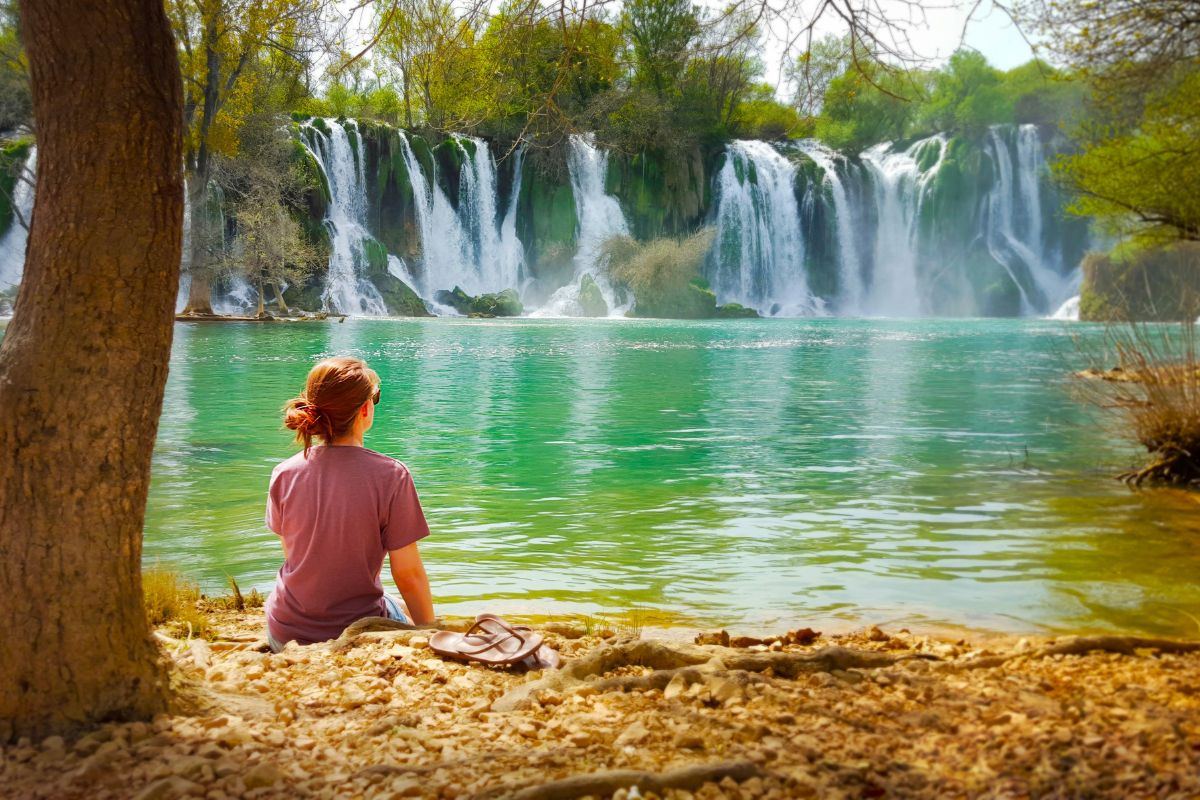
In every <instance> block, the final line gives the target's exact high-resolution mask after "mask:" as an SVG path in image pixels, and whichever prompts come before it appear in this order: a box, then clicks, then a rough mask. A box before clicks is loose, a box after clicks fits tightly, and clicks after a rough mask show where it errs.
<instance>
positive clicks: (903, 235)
mask: <svg viewBox="0 0 1200 800" xmlns="http://www.w3.org/2000/svg"><path fill="white" fill-rule="evenodd" d="M926 147H937V148H938V156H937V161H936V162H935V163H934V164H933V165H931V166H929V168H928V169H926V170H924V171H922V169H921V164H920V163H919V162H918V157H919V156H922V155H923V154H924V153H925V148H926ZM945 153H946V139H945V137H944V136H941V135H938V136H932V137H930V138H928V139H921V140H920V141H917V142H915V143H914V144H912V145H911V146H909V147H908V148H906V149H904V150H894V149H892V146H891V145H890V144H880V145H876V146H874V147H872V148H870V149H868V150H866V151H865V152H864V153H863V154H862V161H863V164H864V165H865V166H866V167H867V168H868V169H869V170H870V171H871V172H872V174H873V177H874V179H875V181H874V182H875V204H876V208H877V210H878V218H879V222H878V228H877V230H876V233H875V253H874V261H873V269H872V273H871V282H870V285H869V287H868V289H867V292H866V296H865V298H864V300H863V306H862V308H863V310H864V311H865V312H866V313H867V314H870V315H872V316H883V317H915V316H920V315H921V314H922V313H924V309H923V308H922V304H921V288H920V285H919V283H918V277H917V263H918V259H919V257H920V256H919V252H920V250H919V247H920V218H921V203H922V200H923V199H924V197H925V189H926V187H927V186H928V185H929V182H930V179H931V178H932V177H933V176H934V175H936V174H937V170H938V167H940V166H941V161H942V158H943V157H944V156H945Z"/></svg>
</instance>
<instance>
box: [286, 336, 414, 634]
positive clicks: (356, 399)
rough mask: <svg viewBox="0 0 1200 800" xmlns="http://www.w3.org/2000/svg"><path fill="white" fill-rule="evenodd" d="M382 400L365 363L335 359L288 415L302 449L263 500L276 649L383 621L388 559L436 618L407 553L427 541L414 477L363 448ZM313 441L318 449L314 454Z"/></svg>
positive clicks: (312, 377) (313, 377) (317, 370)
mask: <svg viewBox="0 0 1200 800" xmlns="http://www.w3.org/2000/svg"><path fill="white" fill-rule="evenodd" d="M379 397H380V393H379V383H378V378H377V376H375V373H374V372H373V371H371V370H370V369H369V368H368V367H367V366H366V364H365V363H363V362H362V361H359V360H357V359H351V358H333V359H326V360H325V361H322V362H320V363H318V364H317V365H316V366H314V367H313V369H312V371H311V372H310V373H309V379H308V384H307V386H306V389H305V393H304V394H302V395H301V396H300V397H297V398H295V399H293V400H292V401H289V403H288V405H287V407H286V408H285V412H286V417H285V424H286V425H287V426H288V427H289V428H292V429H293V430H296V431H297V439H298V441H300V442H301V443H302V444H303V445H304V450H303V452H300V453H297V454H296V455H294V456H292V457H291V458H289V459H288V460H287V461H284V462H283V463H281V464H279V465H278V466H277V467H275V469H274V471H273V472H272V473H271V485H270V490H269V492H268V499H267V514H266V521H267V526H268V527H269V528H270V529H271V530H273V531H275V533H277V534H279V537H280V538H281V539H282V540H283V550H284V562H283V566H282V567H281V568H280V570H279V574H278V576H277V578H276V581H275V590H274V591H273V592H272V593H271V596H270V597H269V598H268V599H267V608H266V612H267V625H268V631H269V633H270V636H271V639H273V640H274V642H277V643H283V642H287V641H292V640H295V641H297V642H300V643H301V644H307V643H312V642H321V641H326V640H328V639H332V638H335V637H337V636H338V635H339V634H341V632H342V631H343V630H344V629H345V628H346V626H348V625H349V624H350V623H352V622H354V621H355V620H357V619H361V618H363V617H372V616H388V612H387V605H386V604H385V601H384V594H383V585H382V583H381V582H380V578H379V576H380V571H381V569H382V567H383V559H384V557H385V556H387V555H388V554H389V553H391V560H392V574H393V577H395V578H396V580H397V582H398V583H397V585H398V586H400V587H401V592H402V593H405V592H406V591H407V593H406V594H405V599H406V600H408V599H409V595H413V597H414V598H415V601H416V602H417V603H418V614H420V615H421V616H423V617H430V618H431V617H432V616H433V614H432V606H431V605H430V603H429V597H428V594H429V589H428V580H427V578H426V577H425V572H424V567H423V566H421V564H420V557H419V556H418V555H416V548H415V547H410V545H414V543H415V542H417V541H418V540H420V539H422V538H424V537H425V536H428V535H429V528H428V526H427V525H426V523H425V516H424V513H423V512H422V510H421V503H420V501H419V500H418V499H417V492H416V489H415V487H414V486H413V480H412V476H411V475H410V474H409V472H408V468H407V467H405V466H404V465H403V464H401V463H400V462H399V461H396V460H395V459H393V458H390V457H388V456H385V455H383V454H381V453H377V452H375V451H373V450H368V449H366V448H365V447H363V446H362V435H363V433H364V432H365V430H366V429H367V428H369V427H370V425H371V422H372V421H373V419H374V405H375V404H376V403H378V402H379ZM314 436H316V437H319V438H321V439H322V440H324V441H325V445H323V446H319V447H314V446H312V438H313V437H314ZM331 442H332V444H331ZM397 559H399V560H397ZM397 570H399V572H398V571H397ZM410 573H411V574H410ZM401 584H403V585H401ZM410 602H412V601H410ZM397 611H398V613H400V612H402V609H398V610H397ZM278 646H280V644H275V643H273V644H272V647H275V648H277V647H278Z"/></svg>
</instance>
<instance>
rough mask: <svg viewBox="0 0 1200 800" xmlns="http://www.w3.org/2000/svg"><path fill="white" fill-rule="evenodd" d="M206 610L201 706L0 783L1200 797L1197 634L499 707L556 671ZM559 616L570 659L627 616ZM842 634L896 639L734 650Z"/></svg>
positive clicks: (154, 788) (730, 658) (936, 647)
mask: <svg viewBox="0 0 1200 800" xmlns="http://www.w3.org/2000/svg"><path fill="white" fill-rule="evenodd" d="M212 621H213V630H214V638H215V639H216V641H213V642H195V641H193V642H192V643H178V644H169V645H167V646H166V647H165V652H167V653H168V654H169V655H170V657H171V659H172V661H173V663H174V670H175V680H176V683H177V684H178V685H179V686H180V687H181V688H180V691H181V694H182V696H184V697H187V698H190V700H189V701H188V702H189V703H190V704H191V711H190V713H179V714H176V715H174V716H167V715H163V716H160V717H158V718H157V719H155V720H153V721H152V722H148V723H146V722H135V723H126V724H111V725H105V726H103V727H101V728H99V729H97V730H95V731H93V732H91V733H89V734H87V735H85V736H83V737H82V738H79V739H77V740H74V741H71V740H67V741H64V740H63V739H62V738H60V737H50V738H48V739H46V740H45V741H42V742H29V741H27V740H23V741H21V742H19V743H18V744H17V745H15V746H10V747H5V748H3V749H2V750H0V797H4V798H75V797H78V798H127V797H136V798H147V799H148V798H175V797H197V798H200V797H203V798H209V799H210V800H222V799H223V798H306V797H314V798H325V797H338V798H358V797H362V798H368V797H369V798H374V797H380V798H393V797H434V798H458V797H464V798H493V797H495V798H502V797H513V798H519V800H546V799H547V798H567V797H583V796H591V797H596V798H601V797H603V798H609V797H612V798H617V800H633V798H638V797H642V798H649V797H660V798H672V799H674V800H683V799H684V798H743V797H747V798H750V797H753V798H793V797H820V798H858V797H1120V798H1132V797H1177V798H1197V797H1200V652H1191V653H1181V654H1171V653H1166V652H1163V651H1162V650H1160V649H1154V648H1148V647H1138V648H1125V649H1127V650H1128V651H1129V652H1127V653H1124V654H1122V653H1112V652H1090V653H1086V654H1083V655H1072V654H1063V653H1061V652H1060V653H1057V654H1053V653H1050V652H1048V648H1049V649H1050V650H1053V645H1054V644H1055V642H1054V640H1020V641H1018V642H1007V643H1004V644H1002V645H997V644H995V643H979V644H974V645H972V644H968V643H967V642H965V641H959V642H949V641H941V640H937V639H931V638H928V637H924V636H919V635H913V634H909V633H908V632H906V631H899V632H891V631H889V632H884V631H880V630H879V629H877V628H874V629H871V630H868V631H862V632H858V633H854V634H848V635H840V636H833V637H817V638H816V639H815V640H814V641H811V643H807V644H790V643H787V642H789V641H806V640H807V639H808V638H809V637H806V636H793V637H791V638H790V639H784V640H781V641H776V642H771V641H770V640H768V641H767V642H766V643H763V644H753V643H752V642H745V641H742V642H737V641H736V640H735V641H734V642H733V643H732V644H741V645H749V646H748V647H728V648H727V647H722V646H720V645H705V646H703V647H704V649H703V650H700V649H698V648H697V647H695V646H687V647H685V648H684V649H686V650H688V651H689V652H691V653H693V654H695V653H697V652H704V653H706V655H705V656H704V657H705V658H707V657H708V656H709V655H711V656H715V657H716V658H717V661H713V662H710V663H708V664H701V665H698V666H695V667H690V668H687V669H685V670H684V671H683V672H675V673H670V672H662V673H654V671H653V670H652V669H651V668H650V667H646V666H639V665H636V664H624V665H622V664H610V665H608V666H609V669H608V670H607V672H606V674H604V675H602V676H599V677H598V678H595V679H590V680H581V681H565V682H564V681H563V680H562V678H563V676H562V675H560V676H557V678H556V679H557V680H559V684H558V685H556V686H554V687H551V688H545V689H543V690H541V691H537V692H532V693H531V694H530V700H529V701H528V702H526V703H524V704H517V705H518V707H517V708H516V710H511V711H497V710H494V709H493V704H494V703H495V702H496V701H497V700H498V699H500V698H501V697H502V696H505V695H506V694H508V695H509V698H512V697H514V696H515V695H512V694H509V693H510V691H512V690H514V689H518V688H520V687H521V686H523V685H524V684H526V683H530V682H533V681H538V680H539V679H543V678H545V677H546V676H545V675H543V674H542V673H528V674H525V673H520V672H513V671H502V670H495V669H490V668H485V667H482V666H477V665H465V664H459V663H455V662H447V661H443V660H442V659H440V658H438V657H437V656H436V655H434V654H433V653H432V652H431V651H430V650H429V649H428V646H427V641H426V638H425V636H424V635H423V634H420V633H417V634H414V633H412V632H404V631H384V632H371V633H363V634H360V635H358V636H357V637H355V638H354V639H352V640H348V641H345V642H342V643H340V644H339V645H337V646H330V645H318V646H313V647H295V646H289V649H288V650H286V651H285V652H283V653H280V654H278V655H271V654H269V653H264V652H260V647H261V645H262V640H261V635H262V634H261V630H262V624H261V612H254V613H250V612H246V613H237V612H221V613H214V614H213V619H212ZM544 631H545V636H546V639H547V642H548V643H550V644H552V645H554V646H555V647H557V648H558V649H559V651H560V652H561V653H562V654H563V656H564V657H566V658H567V659H568V660H573V659H579V658H580V657H581V656H583V655H584V654H585V653H588V652H589V651H593V650H594V649H595V648H598V647H605V646H606V645H612V644H613V642H614V641H615V640H616V638H617V637H613V636H609V637H608V638H607V639H605V638H601V636H599V635H594V634H585V633H584V631H583V630H581V629H579V630H576V629H572V628H571V627H570V626H569V625H565V624H560V625H552V624H550V625H545V626H544ZM701 641H710V642H711V641H717V642H724V641H727V639H726V638H725V637H721V636H719V635H711V634H710V635H709V636H707V637H705V638H703V639H701ZM1062 643H1063V640H1059V642H1058V644H1060V645H1061V644H1062ZM831 645H839V646H842V647H846V648H854V649H856V650H865V651H871V652H872V653H876V654H881V655H882V656H884V657H887V656H890V657H894V658H895V659H897V660H896V661H895V663H891V664H888V665H885V666H881V667H877V668H870V667H864V668H860V669H840V668H830V669H827V670H826V669H815V670H812V671H801V672H799V674H796V675H795V677H786V675H787V674H788V673H787V671H786V670H784V669H782V668H779V669H777V668H775V667H769V668H767V669H766V671H760V670H758V669H757V668H753V671H745V669H735V668H731V667H729V666H728V665H730V664H735V662H736V659H737V658H739V657H741V658H742V659H743V662H736V663H743V665H744V663H748V662H747V661H746V657H747V656H753V657H754V658H758V659H760V662H756V663H759V665H760V666H761V663H766V662H767V661H769V660H770V659H781V660H780V661H779V662H778V663H779V664H780V665H782V664H783V663H784V660H782V659H786V657H789V654H791V655H795V656H798V657H803V656H805V654H810V653H816V652H819V651H821V649H822V648H826V647H829V646H831ZM618 649H619V648H618ZM1060 649H1061V648H1060ZM614 652H615V651H614ZM826 652H830V651H826ZM780 654H782V655H780ZM751 660H753V659H751ZM574 663H576V664H578V663H580V662H579V661H575V662H574ZM771 663H772V664H774V663H776V662H774V661H772V662H771ZM656 666H662V665H656ZM814 666H815V667H819V666H820V665H819V664H817V665H814ZM747 669H749V668H747ZM806 669H808V668H806ZM781 673H782V674H781ZM614 678H615V679H626V680H624V681H622V680H613V679H614ZM668 678H670V680H669V681H668V680H667V679H668ZM621 683H624V684H625V686H624V687H620V686H617V684H621ZM664 683H665V685H663V684H664ZM630 684H633V685H634V686H643V687H645V686H647V685H651V684H653V686H651V688H633V689H632V690H628V691H621V688H625V689H629V688H630V686H629V685H630ZM538 685H539V686H540V685H541V684H540V683H539V684H538ZM655 687H661V688H655ZM500 705H501V706H504V705H505V703H501V704H500ZM510 705H511V704H510ZM565 779H573V780H565ZM564 781H565V782H564Z"/></svg>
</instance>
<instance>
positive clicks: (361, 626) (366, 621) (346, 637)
mask: <svg viewBox="0 0 1200 800" xmlns="http://www.w3.org/2000/svg"><path fill="white" fill-rule="evenodd" d="M435 630H437V626H436V625H412V624H410V623H407V622H400V621H399V620H395V619H388V618H387V617H363V618H362V619H360V620H356V621H354V622H352V623H351V624H350V625H349V626H348V627H347V628H346V630H344V631H342V635H341V636H339V637H338V638H336V639H334V640H332V641H329V642H326V643H325V644H324V645H323V647H326V648H328V649H329V650H330V651H332V652H334V653H344V652H346V651H347V650H349V649H351V648H352V647H355V646H357V645H358V644H360V637H361V636H362V634H366V633H383V634H392V635H391V636H389V637H388V638H395V639H396V640H397V641H403V642H404V643H406V644H407V643H408V640H409V639H411V638H412V637H413V636H416V635H417V634H418V633H421V632H423V631H435Z"/></svg>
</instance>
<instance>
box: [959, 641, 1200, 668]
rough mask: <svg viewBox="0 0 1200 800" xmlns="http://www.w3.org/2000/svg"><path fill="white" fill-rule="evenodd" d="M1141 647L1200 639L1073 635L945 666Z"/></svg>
mask: <svg viewBox="0 0 1200 800" xmlns="http://www.w3.org/2000/svg"><path fill="white" fill-rule="evenodd" d="M1138 650H1158V651H1159V652H1161V653H1195V652H1200V642H1181V641H1177V640H1175V639H1148V638H1144V637H1141V636H1072V637H1070V638H1068V639H1064V640H1062V641H1061V642H1055V643H1054V644H1052V645H1049V646H1047V647H1042V648H1039V649H1037V650H1029V651H1026V652H1023V653H1007V654H1005V655H1000V656H985V657H984V658H976V659H973V660H971V661H962V662H958V663H951V664H946V665H945V668H946V669H951V670H963V669H987V668H989V667H998V666H1000V665H1001V664H1003V663H1005V662H1006V661H1011V660H1012V659H1014V658H1046V657H1048V656H1060V655H1061V656H1081V655H1085V654H1087V653H1095V652H1101V653H1122V654H1124V655H1127V656H1129V655H1134V654H1135V653H1136V652H1137V651H1138Z"/></svg>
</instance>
